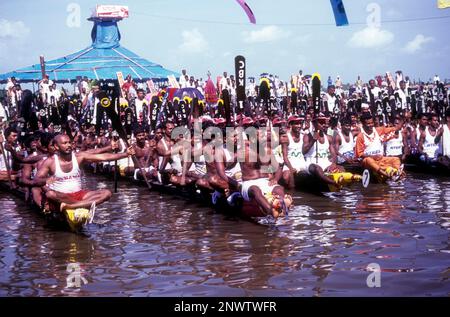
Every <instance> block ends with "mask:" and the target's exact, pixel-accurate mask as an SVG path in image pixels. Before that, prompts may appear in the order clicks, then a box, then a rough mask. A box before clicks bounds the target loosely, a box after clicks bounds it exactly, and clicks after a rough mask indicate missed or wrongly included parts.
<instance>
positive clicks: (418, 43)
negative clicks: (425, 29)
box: [404, 34, 434, 54]
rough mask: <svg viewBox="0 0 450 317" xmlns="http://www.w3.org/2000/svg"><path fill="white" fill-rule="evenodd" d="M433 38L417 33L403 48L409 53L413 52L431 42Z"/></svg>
mask: <svg viewBox="0 0 450 317" xmlns="http://www.w3.org/2000/svg"><path fill="white" fill-rule="evenodd" d="M433 40H434V38H432V37H426V36H424V35H422V34H417V35H416V37H415V38H414V39H413V40H412V41H410V42H408V43H407V44H406V46H405V47H404V50H405V51H406V52H407V53H409V54H414V53H415V52H417V51H418V50H420V49H422V46H423V45H424V44H426V43H428V42H432V41H433Z"/></svg>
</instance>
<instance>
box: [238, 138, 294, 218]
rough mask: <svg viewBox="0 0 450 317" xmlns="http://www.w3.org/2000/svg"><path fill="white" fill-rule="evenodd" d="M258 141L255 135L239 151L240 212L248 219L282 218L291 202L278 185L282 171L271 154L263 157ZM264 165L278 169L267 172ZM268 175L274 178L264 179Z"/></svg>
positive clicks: (265, 154)
mask: <svg viewBox="0 0 450 317" xmlns="http://www.w3.org/2000/svg"><path fill="white" fill-rule="evenodd" d="M246 132H247V130H246ZM269 134H270V133H269ZM258 139H259V137H258V135H257V134H256V135H254V136H253V137H248V140H244V141H243V146H242V148H241V149H238V153H239V154H240V157H239V162H240V166H241V172H242V185H241V194H242V197H243V199H244V205H243V210H242V212H243V213H244V214H245V215H248V216H251V217H264V216H268V215H270V216H272V217H274V218H275V219H276V218H278V217H280V216H283V215H285V212H286V211H287V210H288V209H289V208H290V206H291V204H292V198H291V197H290V196H289V195H286V194H285V192H284V188H283V187H282V186H280V185H278V180H279V179H280V178H281V175H282V169H281V168H280V166H279V164H278V162H277V160H276V159H275V157H274V155H273V153H272V152H271V151H269V152H268V151H266V150H264V151H261V152H262V154H261V153H259V151H258ZM269 142H270V141H269ZM268 144H269V145H270V143H266V144H263V145H260V146H264V147H265V146H266V145H268ZM263 156H264V157H263ZM267 164H274V165H277V168H276V170H275V171H273V170H269V169H268V168H267ZM263 167H264V168H263ZM269 173H270V174H276V176H275V177H273V178H272V179H271V180H269V178H268V177H267V176H265V175H264V174H269ZM246 203H247V204H246Z"/></svg>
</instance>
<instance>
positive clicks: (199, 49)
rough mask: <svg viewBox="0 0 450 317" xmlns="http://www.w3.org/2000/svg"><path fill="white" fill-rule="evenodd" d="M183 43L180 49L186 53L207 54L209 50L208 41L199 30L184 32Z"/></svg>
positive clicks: (182, 34)
mask: <svg viewBox="0 0 450 317" xmlns="http://www.w3.org/2000/svg"><path fill="white" fill-rule="evenodd" d="M181 36H182V37H183V43H181V45H180V46H179V47H178V48H179V49H180V50H181V51H182V52H184V53H206V51H208V50H209V44H208V41H206V39H205V37H204V36H203V34H202V33H200V31H199V30H198V29H193V30H190V31H188V30H184V31H183V32H182V33H181Z"/></svg>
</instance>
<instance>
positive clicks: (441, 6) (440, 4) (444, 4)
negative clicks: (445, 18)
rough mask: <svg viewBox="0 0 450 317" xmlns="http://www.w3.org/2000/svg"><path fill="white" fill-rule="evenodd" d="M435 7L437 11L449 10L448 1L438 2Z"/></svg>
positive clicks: (439, 0)
mask: <svg viewBox="0 0 450 317" xmlns="http://www.w3.org/2000/svg"><path fill="white" fill-rule="evenodd" d="M437 6H438V8H439V9H446V8H450V0H438V2H437Z"/></svg>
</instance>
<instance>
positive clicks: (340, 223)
mask: <svg viewBox="0 0 450 317" xmlns="http://www.w3.org/2000/svg"><path fill="white" fill-rule="evenodd" d="M88 186H89V187H100V188H105V187H106V188H111V187H112V184H111V183H110V182H105V180H104V179H102V178H101V177H99V178H97V179H96V178H90V179H89V184H88ZM294 196H295V202H296V207H295V208H294V210H292V211H291V213H290V215H289V218H288V219H283V221H281V222H280V223H278V224H277V225H275V226H274V225H266V226H263V225H257V224H254V223H250V222H247V221H244V220H239V219H229V218H227V217H226V216H224V215H223V214H218V213H215V212H213V211H212V210H210V209H208V208H203V207H201V206H199V205H197V204H194V203H187V202H185V201H183V200H180V199H177V198H175V197H170V196H167V195H160V194H158V193H152V192H148V191H147V190H146V189H145V188H136V187H133V186H131V185H129V184H125V183H122V184H119V192H118V194H115V195H114V196H113V198H112V199H111V201H110V202H109V203H107V204H104V205H102V206H100V207H99V208H98V212H97V215H96V221H95V222H96V223H95V224H93V225H91V226H90V227H89V236H82V235H75V234H71V233H67V232H62V231H55V230H54V229H52V228H48V227H47V226H46V224H45V222H44V221H43V220H42V219H41V218H39V217H38V216H37V215H35V214H33V213H32V212H31V211H30V210H29V209H28V208H27V206H26V205H24V204H23V203H22V202H21V201H19V200H17V199H14V198H12V197H9V196H8V195H7V194H5V193H0V204H1V206H2V211H3V212H2V214H1V215H0V226H1V228H2V231H1V232H0V272H1V273H0V295H1V296H17V295H22V296H62V295H69V296H108V295H110V296H353V295H361V296H386V295H399V296H402V295H440V296H445V295H449V294H450V284H449V283H448V278H449V276H448V274H449V270H448V268H449V260H450V258H449V253H450V248H449V227H450V221H449V217H450V207H449V205H450V180H448V179H445V178H443V179H429V178H428V177H426V176H424V175H419V174H417V175H416V174H414V175H412V176H409V177H408V178H407V179H406V180H404V181H403V183H400V184H390V185H371V186H370V187H369V188H368V189H363V188H360V187H358V186H355V187H353V188H351V189H349V190H344V191H343V192H340V193H331V194H326V195H325V196H314V195H309V194H304V193H295V195H294ZM69 263H79V264H80V266H81V272H82V273H81V274H82V276H83V277H85V278H86V279H87V281H88V284H85V285H82V286H81V288H80V289H72V288H67V287H66V278H67V276H68V274H69V273H68V272H67V271H66V268H67V265H68V264H69ZM370 263H377V264H379V265H380V266H381V270H382V273H381V283H382V287H381V288H368V287H367V285H366V278H367V276H368V275H369V274H370V272H368V271H367V270H366V267H367V265H368V264H370Z"/></svg>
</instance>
